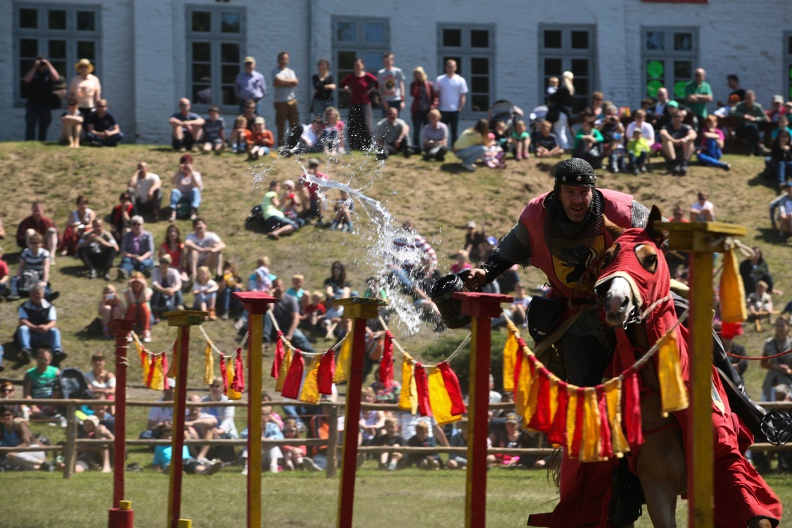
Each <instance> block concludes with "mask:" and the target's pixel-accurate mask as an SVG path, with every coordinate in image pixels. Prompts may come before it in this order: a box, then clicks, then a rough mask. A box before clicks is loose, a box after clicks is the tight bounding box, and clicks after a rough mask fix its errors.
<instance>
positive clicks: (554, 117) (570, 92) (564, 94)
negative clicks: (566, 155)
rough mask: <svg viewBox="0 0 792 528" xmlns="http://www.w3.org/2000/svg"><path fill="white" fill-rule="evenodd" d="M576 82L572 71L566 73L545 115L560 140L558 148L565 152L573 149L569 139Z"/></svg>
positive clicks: (551, 98)
mask: <svg viewBox="0 0 792 528" xmlns="http://www.w3.org/2000/svg"><path fill="white" fill-rule="evenodd" d="M574 80H575V76H574V75H573V74H572V72H571V71H565V72H564V75H563V76H562V82H561V84H559V85H558V90H556V92H555V93H554V94H553V95H551V96H550V105H549V106H548V108H547V115H545V119H546V120H547V121H549V122H551V123H553V133H554V134H555V136H556V139H558V146H559V147H561V148H562V149H564V150H569V149H570V148H572V141H571V140H570V139H569V134H570V132H569V117H570V116H571V115H572V105H573V104H574V102H575V101H574V99H573V97H574V95H575V85H574V84H573V81H574ZM584 121H585V119H584Z"/></svg>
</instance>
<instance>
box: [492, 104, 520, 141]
mask: <svg viewBox="0 0 792 528" xmlns="http://www.w3.org/2000/svg"><path fill="white" fill-rule="evenodd" d="M522 116H523V111H522V109H520V107H518V106H514V105H513V104H511V102H510V101H507V100H506V99H498V100H497V101H495V102H494V103H492V106H491V107H490V109H489V113H488V119H489V124H490V130H492V131H493V132H494V131H495V128H494V127H495V123H496V122H497V121H503V122H504V123H506V126H507V127H508V132H509V133H510V134H511V132H512V131H513V130H514V125H515V123H517V121H519V120H520V119H521V118H522Z"/></svg>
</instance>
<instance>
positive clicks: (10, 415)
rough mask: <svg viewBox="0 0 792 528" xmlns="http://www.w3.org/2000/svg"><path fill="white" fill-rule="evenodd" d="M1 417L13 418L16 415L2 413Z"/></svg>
mask: <svg viewBox="0 0 792 528" xmlns="http://www.w3.org/2000/svg"><path fill="white" fill-rule="evenodd" d="M0 417H2V418H13V417H14V413H5V414H0Z"/></svg>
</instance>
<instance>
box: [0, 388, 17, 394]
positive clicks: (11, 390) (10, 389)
mask: <svg viewBox="0 0 792 528" xmlns="http://www.w3.org/2000/svg"><path fill="white" fill-rule="evenodd" d="M0 392H4V393H8V394H10V393H12V392H14V388H13V387H11V388H9V389H0Z"/></svg>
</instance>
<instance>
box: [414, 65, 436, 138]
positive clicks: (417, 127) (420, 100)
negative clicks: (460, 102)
mask: <svg viewBox="0 0 792 528" xmlns="http://www.w3.org/2000/svg"><path fill="white" fill-rule="evenodd" d="M410 95H411V96H412V98H413V102H412V106H411V107H410V114H411V115H412V123H413V145H418V146H420V145H421V131H422V130H423V129H424V127H425V126H426V125H428V124H429V110H431V109H432V108H435V106H434V100H435V90H434V85H432V83H431V82H430V81H428V80H427V79H426V72H425V71H424V69H423V68H422V67H421V66H416V67H415V69H413V81H412V82H411V83H410Z"/></svg>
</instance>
